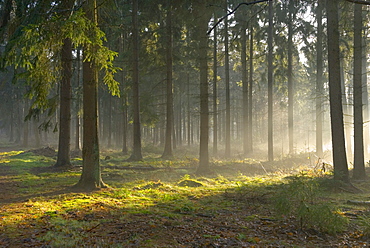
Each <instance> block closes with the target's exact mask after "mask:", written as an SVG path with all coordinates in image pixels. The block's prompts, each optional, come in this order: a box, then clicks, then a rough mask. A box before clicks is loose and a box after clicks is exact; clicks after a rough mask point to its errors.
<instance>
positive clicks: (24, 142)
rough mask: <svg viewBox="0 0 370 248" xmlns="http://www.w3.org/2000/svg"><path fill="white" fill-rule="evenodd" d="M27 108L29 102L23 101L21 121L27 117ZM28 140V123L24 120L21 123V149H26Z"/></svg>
mask: <svg viewBox="0 0 370 248" xmlns="http://www.w3.org/2000/svg"><path fill="white" fill-rule="evenodd" d="M28 108H29V100H28V99H25V100H24V108H23V116H24V118H23V120H24V119H25V118H26V116H27V112H28ZM28 138H29V121H28V120H24V121H23V144H22V145H23V147H28Z"/></svg>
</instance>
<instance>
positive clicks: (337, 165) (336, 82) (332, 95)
mask: <svg viewBox="0 0 370 248" xmlns="http://www.w3.org/2000/svg"><path fill="white" fill-rule="evenodd" d="M326 10H327V23H328V31H327V32H328V44H327V45H328V63H329V99H330V123H331V132H332V135H331V136H332V146H333V164H334V179H336V180H340V181H344V182H349V172H348V164H347V155H346V148H345V139H344V123H343V107H342V91H341V75H340V52H339V26H338V1H337V0H328V1H327V5H326Z"/></svg>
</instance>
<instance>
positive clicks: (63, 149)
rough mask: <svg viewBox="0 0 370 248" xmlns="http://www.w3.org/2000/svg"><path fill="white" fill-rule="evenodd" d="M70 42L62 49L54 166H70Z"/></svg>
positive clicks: (65, 43)
mask: <svg viewBox="0 0 370 248" xmlns="http://www.w3.org/2000/svg"><path fill="white" fill-rule="evenodd" d="M71 78H72V41H71V39H69V38H67V39H64V41H63V47H62V81H61V84H60V112H59V114H60V115H59V145H58V157H57V162H56V164H55V165H54V166H56V167H60V166H71V161H70V147H71V102H72V84H71Z"/></svg>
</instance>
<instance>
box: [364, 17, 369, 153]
mask: <svg viewBox="0 0 370 248" xmlns="http://www.w3.org/2000/svg"><path fill="white" fill-rule="evenodd" d="M363 15H364V16H363V19H364V20H366V18H367V15H366V13H363ZM363 24H364V23H363ZM366 37H367V27H365V24H364V26H363V34H362V85H363V97H362V99H363V106H364V108H363V110H364V123H366V124H365V126H364V136H365V137H364V143H365V145H364V151H365V158H366V157H368V156H369V145H370V144H369V142H370V128H369V115H370V112H369V111H370V108H369V92H368V86H367V75H368V73H367V67H368V66H367V64H368V63H367V51H368V49H367V39H366Z"/></svg>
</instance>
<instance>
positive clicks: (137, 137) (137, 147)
mask: <svg viewBox="0 0 370 248" xmlns="http://www.w3.org/2000/svg"><path fill="white" fill-rule="evenodd" d="M138 36H139V30H138V0H133V1H132V42H133V54H132V60H133V61H132V67H133V68H132V92H133V95H132V101H133V103H132V107H133V119H134V121H133V141H134V145H133V150H132V154H131V156H130V158H129V160H130V161H140V160H142V159H143V156H142V154H141V130H140V129H141V127H140V126H141V125H140V95H139V37H138Z"/></svg>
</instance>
